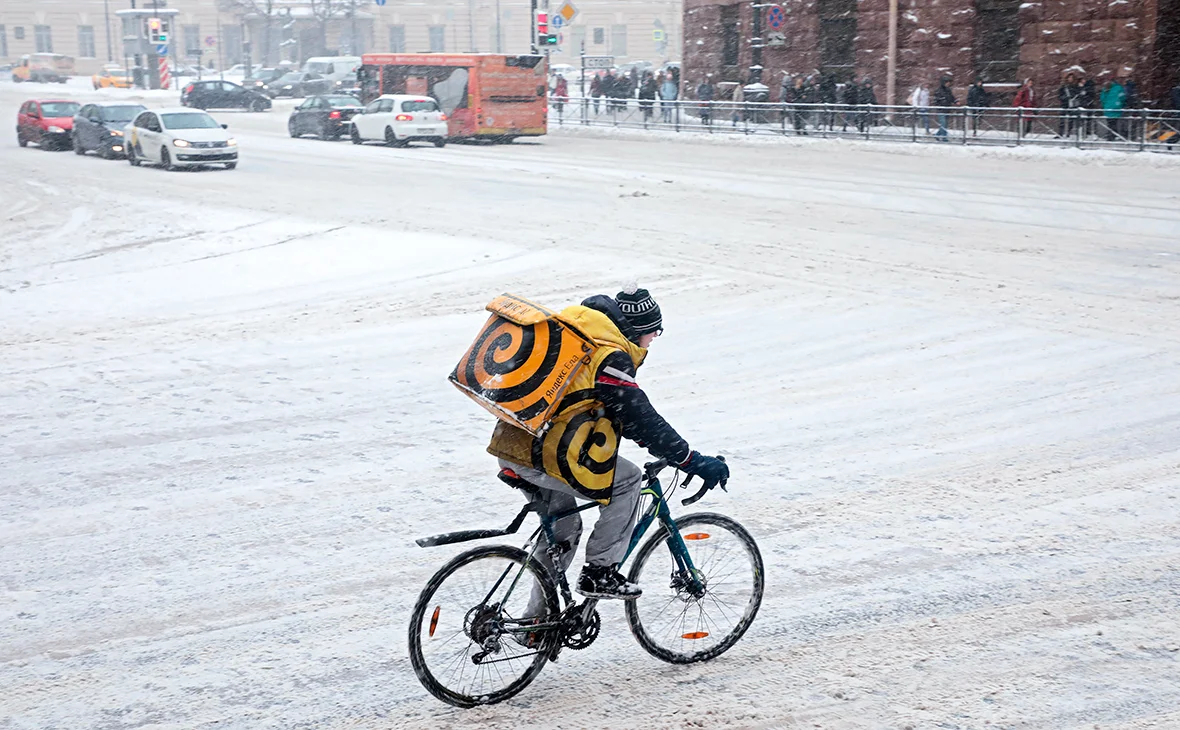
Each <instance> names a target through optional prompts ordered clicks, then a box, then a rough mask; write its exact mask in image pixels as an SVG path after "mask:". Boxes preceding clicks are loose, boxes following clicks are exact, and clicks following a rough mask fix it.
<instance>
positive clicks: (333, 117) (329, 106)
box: [287, 94, 364, 139]
mask: <svg viewBox="0 0 1180 730" xmlns="http://www.w3.org/2000/svg"><path fill="white" fill-rule="evenodd" d="M362 111H364V107H363V106H361V102H360V100H359V99H357V98H356V97H354V96H348V95H347V94H327V95H324V96H309V97H308V98H307V99H305V100H304V102H303V103H302V104H300V105H299V106H297V107H295V108H294V109H293V110H292V111H291V118H290V119H288V120H287V131H288V132H290V133H291V136H292V137H302V136H303V135H305V134H314V135H316V136H317V137H319V138H320V139H338V138H339V137H340V135H342V134H345V133H347V132H348V129H349V127H350V126H351V124H352V122H351V121H349V120H351V119H352V117H353V115H354V114H360V113H361V112H362Z"/></svg>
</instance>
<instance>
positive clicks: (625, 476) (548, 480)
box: [500, 459, 643, 616]
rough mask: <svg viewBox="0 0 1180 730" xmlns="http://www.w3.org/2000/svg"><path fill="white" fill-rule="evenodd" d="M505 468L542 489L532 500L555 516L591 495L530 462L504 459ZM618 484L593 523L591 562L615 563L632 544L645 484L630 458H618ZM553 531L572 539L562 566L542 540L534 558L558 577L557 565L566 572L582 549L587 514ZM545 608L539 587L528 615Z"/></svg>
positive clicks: (561, 522)
mask: <svg viewBox="0 0 1180 730" xmlns="http://www.w3.org/2000/svg"><path fill="white" fill-rule="evenodd" d="M500 466H501V467H503V468H505V469H511V470H513V471H515V472H516V473H517V474H519V475H520V476H521V477H523V478H524V479H525V480H526V481H528V482H530V483H532V484H535V485H537V486H538V487H540V488H541V489H540V491H538V492H537V493H536V494H535V495H530V500H531V501H532V503H533V504H535V505H537V513H538V514H541V515H545V516H549V515H555V514H557V513H559V512H564V511H566V510H570V509H573V508H574V507H577V506H578V503H577V500H578V499H586V497H584V496H582V495H581V494H580V493H579V492H578V491H577V490H575V489H574V488H573V487H571V486H569V485H568V484H566V483H565V482H563V481H561V480H560V479H557V478H555V477H551V476H549V475H548V474H546V473H545V472H543V471H539V470H537V469H534V468H532V467H531V466H523V465H521V464H514V463H512V462H511V461H505V460H504V459H500ZM613 486H614V489H613V491H612V493H611V500H610V504H608V505H605V506H600V507H599V508H598V521H597V522H595V523H594V530H593V531H591V533H590V539H589V540H587V541H586V564H587V565H592V566H595V567H600V566H613V565H616V564H617V563H618V562H619V561H620V560H622V559H623V555H624V554H625V553H626V552H627V546H628V545H630V544H631V531H632V529H634V527H635V519H636V508H637V507H638V506H639V492H640V491H641V487H642V486H643V471H642V470H641V469H640V468H639V467H638V466H636V465H635V464H632V463H631V462H629V461H627V460H626V459H619V460H618V461H617V462H616V464H615V479H614V482H613ZM553 533H554V537H555V538H556V540H557V542H559V543H561V542H567V541H568V542H569V550H566V551H565V552H563V553H562V554H561V556H560V557H559V558H558V562H559V563H560V565H559V566H557V567H554V565H553V562H552V561H551V560H550V559H549V553H548V552H547V551H546V546H545V545H544V541H543V540H541V541H539V542H538V544H537V545H536V546H535V547H534V548H533V557H534V558H535V559H536V560H538V561H540V563H541V564H542V565H544V566H545V567H546V568H547V569H548V570H549V571H551V572H552V573H553V574H554V575H556V574H557V570H558V569H560V570H561V571H562V572H563V573H564V572H565V570H566V569H567V568H569V565H570V563H571V562H572V561H573V559H574V551H575V550H577V549H578V540H579V539H581V537H582V514H581V513H580V512H579V513H577V514H572V515H570V516H569V517H566V518H564V519H562V520H559V521H558V522H557V524H556V525H554V526H553ZM543 606H544V603H543V599H542V597H541V595H540V591H539V590H534V591H533V596H532V599H531V600H530V601H529V615H530V616H535V615H538V614H540V613H542V609H543Z"/></svg>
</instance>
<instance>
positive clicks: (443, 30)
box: [430, 25, 447, 53]
mask: <svg viewBox="0 0 1180 730" xmlns="http://www.w3.org/2000/svg"><path fill="white" fill-rule="evenodd" d="M430 50H431V52H432V53H442V52H443V51H445V50H447V27H446V26H445V25H432V26H430Z"/></svg>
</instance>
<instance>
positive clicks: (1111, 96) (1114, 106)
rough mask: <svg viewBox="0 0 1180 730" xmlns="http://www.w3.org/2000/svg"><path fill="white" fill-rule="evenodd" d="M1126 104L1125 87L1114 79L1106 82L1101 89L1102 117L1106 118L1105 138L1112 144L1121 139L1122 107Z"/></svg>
mask: <svg viewBox="0 0 1180 730" xmlns="http://www.w3.org/2000/svg"><path fill="white" fill-rule="evenodd" d="M1126 103H1127V87H1125V86H1123V83H1122V81H1120V80H1118V79H1116V80H1114V81H1107V82H1106V86H1105V87H1103V89H1102V115H1103V116H1105V117H1106V138H1107V139H1108V140H1110V141H1111V142H1113V141H1114V140H1115V139H1116V138H1118V137H1123V136H1124V135H1123V107H1124V105H1125V104H1126Z"/></svg>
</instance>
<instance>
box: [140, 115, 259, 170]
mask: <svg viewBox="0 0 1180 730" xmlns="http://www.w3.org/2000/svg"><path fill="white" fill-rule="evenodd" d="M225 130H226V125H224V124H218V123H217V122H216V121H215V120H214V119H213V117H211V116H209V114H208V113H207V112H203V111H200V110H199V109H189V108H187V107H175V108H172V109H152V110H150V111H145V112H142V113H140V114H139V116H137V117H135V119H133V120H131V124H128V125H127V126H126V127H125V128H124V129H123V139H124V140H126V141H127V161H128V162H130V163H131V165H132V166H133V167H138V166H139V164H140V163H141V162H154V163H156V164H158V165H160V166H161V167H163V168H164V169H166V170H172V169H175V168H177V167H191V166H194V165H207V164H209V163H211V162H212V163H217V164H220V165H225V169H227V170H232V169H234V168H235V167H237V166H238V143H237V141H236V140H234V138H233V137H231V136H229V133H228V132H226V131H225Z"/></svg>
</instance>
